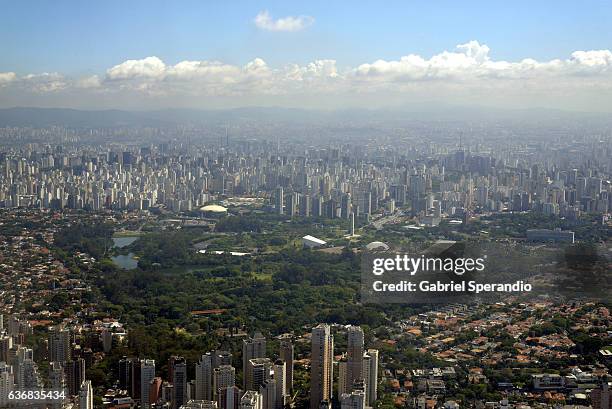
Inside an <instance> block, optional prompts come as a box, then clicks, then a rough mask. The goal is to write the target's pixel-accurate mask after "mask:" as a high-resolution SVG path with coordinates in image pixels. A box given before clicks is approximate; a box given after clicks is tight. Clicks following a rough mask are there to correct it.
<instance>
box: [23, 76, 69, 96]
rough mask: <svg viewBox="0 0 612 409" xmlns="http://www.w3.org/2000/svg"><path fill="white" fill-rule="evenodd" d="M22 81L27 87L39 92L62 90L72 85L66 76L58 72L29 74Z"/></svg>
mask: <svg viewBox="0 0 612 409" xmlns="http://www.w3.org/2000/svg"><path fill="white" fill-rule="evenodd" d="M21 82H22V85H23V86H24V87H25V88H26V89H28V90H31V91H34V92H38V93H48V92H56V91H61V90H63V89H66V88H67V87H68V86H69V85H70V84H69V82H68V81H66V79H65V78H64V76H63V75H62V74H60V73H57V72H51V73H49V72H43V73H42V74H28V75H26V76H24V77H22V78H21Z"/></svg>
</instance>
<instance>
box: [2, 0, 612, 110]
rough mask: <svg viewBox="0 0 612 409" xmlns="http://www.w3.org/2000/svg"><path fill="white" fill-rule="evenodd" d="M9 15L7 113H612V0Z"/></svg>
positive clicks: (87, 8)
mask: <svg viewBox="0 0 612 409" xmlns="http://www.w3.org/2000/svg"><path fill="white" fill-rule="evenodd" d="M3 6H4V7H3V13H2V14H1V15H0V107H6V106H16V105H26V106H70V107H75V108H164V107H193V108H200V107H202V108H222V107H233V106H245V105H258V106H261V105H275V106H276V105H280V106H293V107H317V108H318V107H327V108H339V107H348V106H356V107H393V108H395V107H401V106H406V105H409V104H420V103H422V102H423V101H425V102H428V103H431V104H433V105H435V104H437V103H439V102H444V103H450V104H462V105H469V104H481V105H482V104H484V105H487V106H495V107H500V108H524V107H545V108H560V109H572V110H602V109H604V110H605V109H607V110H612V51H610V50H611V49H612V28H611V23H610V22H612V5H611V3H610V2H607V1H576V0H575V1H559V0H557V1H548V0H546V1H537V0H531V1H520V0H513V1H501V0H499V1H497V0H489V1H458V0H454V1H443V0H437V1H436V0H429V1H425V0H422V1H410V0H404V1H385V2H365V1H364V2H359V1H329V0H327V1H318V0H309V1H302V2H297V1H271V2H255V1H234V2H221V1H204V0H200V1H188V0H185V1H155V0H147V1H140V0H139V1H128V0H123V1H116V0H106V1H83V0H80V1H59V0H58V1H49V0H44V1H43V0H39V1H28V0H22V1H16V0H15V1H10V2H9V1H5V2H3ZM606 107H609V108H606Z"/></svg>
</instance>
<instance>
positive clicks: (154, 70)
mask: <svg viewBox="0 0 612 409" xmlns="http://www.w3.org/2000/svg"><path fill="white" fill-rule="evenodd" d="M165 70H166V64H164V62H163V61H162V60H160V59H159V58H157V57H155V56H153V57H147V58H143V59H142V60H127V61H124V62H122V63H121V64H119V65H115V66H114V67H112V68H110V69H108V70H107V71H106V77H107V78H108V79H111V80H125V79H130V78H159V77H161V76H163V74H164V72H165Z"/></svg>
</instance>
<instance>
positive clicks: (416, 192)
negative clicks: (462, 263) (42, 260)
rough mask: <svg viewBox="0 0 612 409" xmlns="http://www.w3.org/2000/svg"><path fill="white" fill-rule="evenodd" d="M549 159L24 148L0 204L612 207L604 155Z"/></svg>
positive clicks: (450, 209)
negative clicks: (236, 199) (248, 200)
mask: <svg viewBox="0 0 612 409" xmlns="http://www.w3.org/2000/svg"><path fill="white" fill-rule="evenodd" d="M580 148H581V149H583V151H580V155H576V156H575V157H572V152H575V149H574V150H570V149H569V148H568V150H567V151H560V152H557V153H556V154H555V155H553V156H550V157H546V158H544V157H543V156H542V154H541V153H540V154H534V153H533V152H532V151H531V150H527V151H522V152H521V151H518V150H517V151H516V152H512V151H500V152H497V151H495V150H492V149H491V148H487V149H485V148H480V149H474V150H466V149H463V148H461V149H459V150H456V149H455V150H454V151H452V150H450V149H449V150H442V149H439V150H436V151H435V152H433V153H432V152H431V150H430V151H425V150H423V151H418V150H417V151H407V152H405V154H402V153H401V151H397V152H393V154H390V155H389V156H388V157H384V156H381V153H380V151H377V150H376V149H372V150H370V151H368V150H367V149H363V147H359V146H353V145H338V146H333V145H331V146H329V147H311V148H305V147H300V146H296V145H287V146H283V147H278V148H277V149H275V150H273V151H271V146H270V144H269V143H267V142H266V141H261V142H243V143H241V142H238V141H237V142H235V143H234V144H233V145H231V146H223V147H218V146H209V147H194V148H193V149H192V150H191V151H189V152H185V151H179V150H176V149H172V148H171V147H169V146H168V145H166V144H162V145H159V146H153V145H151V146H145V147H134V146H127V145H125V146H123V147H121V146H119V147H118V146H117V145H112V146H111V145H109V146H106V147H104V146H101V147H96V148H95V149H94V148H87V149H85V148H82V147H80V148H74V149H69V148H65V147H62V146H46V147H31V146H27V147H23V148H21V149H19V150H10V151H7V152H3V153H1V154H0V160H1V163H2V168H3V169H2V170H3V171H2V174H1V175H0V206H4V207H19V206H32V207H36V208H54V209H62V208H72V209H89V210H99V209H105V208H109V209H123V210H146V209H152V208H158V207H162V208H164V209H168V210H171V211H176V212H188V211H192V210H197V208H198V207H200V206H202V205H203V204H205V203H208V202H211V201H215V200H218V199H220V198H223V197H232V196H241V195H244V196H250V197H253V196H256V197H262V198H266V199H267V203H269V209H270V211H274V212H276V213H279V214H285V215H288V216H298V215H301V216H318V217H327V218H336V217H340V218H347V219H349V218H350V217H352V216H351V215H353V216H354V217H360V216H364V217H368V216H369V215H371V214H373V213H376V212H378V211H379V210H380V209H381V208H382V209H384V210H386V211H388V212H391V213H393V212H394V211H395V209H396V207H405V208H409V209H410V212H411V213H412V214H413V215H414V216H418V217H421V218H422V219H423V220H424V221H425V222H426V223H433V224H435V223H436V221H437V220H439V219H440V217H442V216H443V215H448V216H462V215H463V214H464V213H465V212H469V211H472V210H474V209H479V210H480V211H488V212H500V211H507V210H510V211H529V210H533V211H539V212H542V213H545V214H550V215H560V216H563V217H569V218H575V217H578V216H579V215H580V213H581V212H591V213H602V214H603V213H608V212H609V210H610V208H611V200H612V194H611V189H612V186H610V184H609V182H607V181H608V180H609V176H610V163H609V157H608V158H605V157H604V156H602V155H605V152H598V151H596V149H595V147H593V146H582V147H580Z"/></svg>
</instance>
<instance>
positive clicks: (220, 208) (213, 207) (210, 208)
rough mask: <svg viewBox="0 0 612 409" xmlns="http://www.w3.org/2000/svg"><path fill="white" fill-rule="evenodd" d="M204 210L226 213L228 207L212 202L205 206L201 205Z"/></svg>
mask: <svg viewBox="0 0 612 409" xmlns="http://www.w3.org/2000/svg"><path fill="white" fill-rule="evenodd" d="M200 210H201V211H202V212H213V213H225V212H227V209H226V208H225V207H223V206H219V205H216V204H210V205H206V206H203V207H200Z"/></svg>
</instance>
